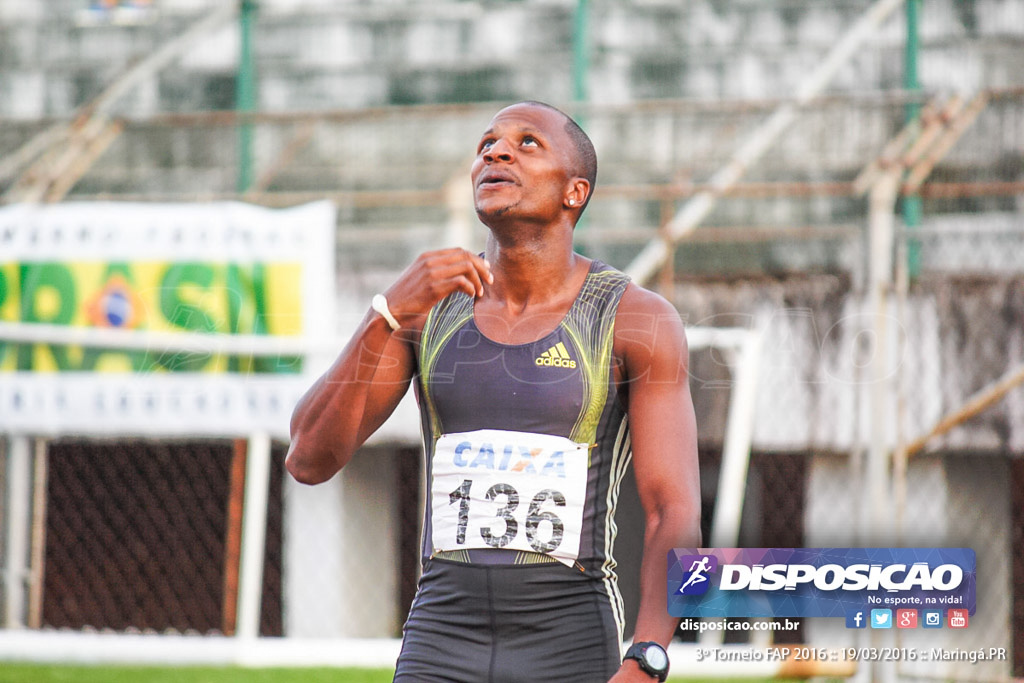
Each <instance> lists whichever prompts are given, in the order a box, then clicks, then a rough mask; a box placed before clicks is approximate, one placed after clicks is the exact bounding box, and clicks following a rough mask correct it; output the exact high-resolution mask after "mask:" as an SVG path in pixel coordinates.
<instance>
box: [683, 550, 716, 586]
mask: <svg viewBox="0 0 1024 683" xmlns="http://www.w3.org/2000/svg"><path fill="white" fill-rule="evenodd" d="M713 559H714V556H712V555H701V556H700V559H699V560H694V561H693V562H692V563H691V564H690V569H689V570H688V571H689V572H690V575H689V576H688V577H686V581H684V582H683V585H681V586H680V587H679V594H680V595H694V594H697V593H704V592H705V591H707V586H701V585H700V584H703V583H707V580H708V577H707V576H706V575H707V574H708V573H709V572H712V571H714V570H715V567H714V565H713V564H712V560H713Z"/></svg>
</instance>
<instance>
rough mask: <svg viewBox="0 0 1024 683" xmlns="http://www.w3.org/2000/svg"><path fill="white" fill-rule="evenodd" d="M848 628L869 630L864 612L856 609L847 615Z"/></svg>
mask: <svg viewBox="0 0 1024 683" xmlns="http://www.w3.org/2000/svg"><path fill="white" fill-rule="evenodd" d="M846 628H867V619H866V618H865V617H864V610H861V609H855V610H850V611H848V612H847V613H846Z"/></svg>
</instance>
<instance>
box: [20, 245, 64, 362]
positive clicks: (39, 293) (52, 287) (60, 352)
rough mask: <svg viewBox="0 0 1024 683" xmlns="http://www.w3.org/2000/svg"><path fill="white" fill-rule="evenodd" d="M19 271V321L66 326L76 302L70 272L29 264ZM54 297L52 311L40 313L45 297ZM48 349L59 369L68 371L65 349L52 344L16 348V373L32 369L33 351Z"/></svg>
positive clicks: (52, 265) (56, 266) (55, 266)
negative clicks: (54, 304) (55, 304)
mask: <svg viewBox="0 0 1024 683" xmlns="http://www.w3.org/2000/svg"><path fill="white" fill-rule="evenodd" d="M20 271H21V319H22V320H23V321H24V322H28V323H47V324H51V325H67V324H69V323H70V322H71V319H72V318H73V317H74V315H75V309H76V308H77V301H76V296H75V281H74V278H73V277H72V276H71V271H70V270H69V269H68V268H67V267H66V266H64V265H62V264H60V263H32V264H25V265H22V266H21V267H20ZM47 296H49V297H56V303H57V304H58V305H57V307H56V309H55V310H52V311H44V312H40V310H39V309H40V305H41V304H42V303H43V299H44V298H45V297H47ZM36 349H38V350H40V351H42V349H48V350H49V351H50V353H51V354H52V356H53V361H54V363H55V364H56V366H57V369H58V370H70V369H71V363H70V361H69V359H68V349H67V347H66V346H63V345H54V344H36V345H30V344H20V345H19V346H18V370H22V371H28V370H32V369H33V365H34V363H33V351H34V350H36Z"/></svg>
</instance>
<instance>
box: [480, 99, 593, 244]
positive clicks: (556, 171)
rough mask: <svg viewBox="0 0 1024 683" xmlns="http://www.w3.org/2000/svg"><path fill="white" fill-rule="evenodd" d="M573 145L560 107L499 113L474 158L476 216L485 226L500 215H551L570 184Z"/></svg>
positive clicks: (538, 217) (548, 217)
mask: <svg viewBox="0 0 1024 683" xmlns="http://www.w3.org/2000/svg"><path fill="white" fill-rule="evenodd" d="M571 149H572V141H571V139H570V138H569V135H568V133H566V132H565V118H564V117H563V116H562V115H561V114H560V113H559V112H557V111H553V110H551V109H547V108H546V107H539V106H536V105H529V104H517V105H513V106H511V107H508V108H506V109H503V110H501V111H500V112H498V114H497V115H496V116H495V117H494V118H493V119H492V120H491V125H490V127H488V129H487V130H486V131H484V134H483V135H482V136H481V138H480V142H479V144H478V145H477V154H476V160H475V161H474V162H473V169H472V173H471V178H472V181H473V196H474V201H475V205H476V212H477V215H479V216H480V219H481V220H482V221H483V222H484V223H485V224H488V225H490V224H491V223H492V222H493V221H496V220H500V219H504V218H514V219H520V220H524V219H525V220H538V221H550V220H553V219H554V218H555V217H557V216H558V214H559V213H561V212H562V211H563V210H564V208H565V207H566V206H567V203H568V201H569V200H568V198H567V196H568V195H567V193H568V192H570V191H571V189H572V186H573V185H572V182H571V181H572V180H573V175H572V172H571V169H572V168H573V164H572V155H571Z"/></svg>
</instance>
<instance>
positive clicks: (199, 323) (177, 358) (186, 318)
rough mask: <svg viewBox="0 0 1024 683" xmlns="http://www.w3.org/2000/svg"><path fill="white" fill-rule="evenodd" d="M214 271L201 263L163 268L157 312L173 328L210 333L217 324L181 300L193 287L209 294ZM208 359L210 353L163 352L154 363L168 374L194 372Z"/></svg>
mask: <svg viewBox="0 0 1024 683" xmlns="http://www.w3.org/2000/svg"><path fill="white" fill-rule="evenodd" d="M214 275H215V273H214V270H213V268H212V267H211V266H208V265H205V264H202V263H179V264H175V265H172V266H170V267H168V268H167V271H166V272H165V273H164V277H163V280H162V281H161V283H160V311H161V313H163V315H164V318H165V319H166V320H167V322H169V323H170V324H172V325H174V326H175V327H180V328H181V329H184V330H189V331H194V332H207V333H212V332H214V331H216V329H217V325H216V323H215V322H214V321H213V319H212V318H211V317H210V316H209V314H207V312H206V311H204V310H203V309H202V308H200V307H199V306H198V305H196V304H194V303H192V302H190V301H187V300H186V299H185V298H183V297H182V292H183V290H184V289H185V288H188V287H190V286H191V287H195V288H197V289H200V290H201V291H203V292H209V290H210V285H212V284H213V280H214ZM211 358H212V354H210V353H188V352H182V353H164V354H162V355H161V356H160V357H159V358H157V359H156V363H157V364H158V365H160V366H161V367H164V368H167V369H168V370H170V371H171V372H198V371H199V370H201V369H202V368H203V366H204V365H205V364H206V363H207V362H208V361H209V360H210V359H211Z"/></svg>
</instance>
